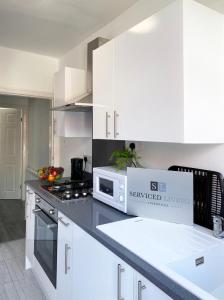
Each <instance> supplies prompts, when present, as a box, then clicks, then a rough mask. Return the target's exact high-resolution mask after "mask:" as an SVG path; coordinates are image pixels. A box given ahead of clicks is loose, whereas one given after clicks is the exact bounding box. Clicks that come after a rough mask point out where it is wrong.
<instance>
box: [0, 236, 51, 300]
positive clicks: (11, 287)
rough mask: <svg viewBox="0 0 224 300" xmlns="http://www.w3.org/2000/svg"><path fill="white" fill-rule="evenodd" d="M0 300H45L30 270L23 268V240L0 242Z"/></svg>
mask: <svg viewBox="0 0 224 300" xmlns="http://www.w3.org/2000/svg"><path fill="white" fill-rule="evenodd" d="M0 300H46V298H45V296H44V294H43V293H42V291H41V289H40V287H39V285H38V283H37V281H36V279H35V277H34V275H33V273H32V271H31V270H25V240H24V239H19V240H14V241H10V242H5V243H0Z"/></svg>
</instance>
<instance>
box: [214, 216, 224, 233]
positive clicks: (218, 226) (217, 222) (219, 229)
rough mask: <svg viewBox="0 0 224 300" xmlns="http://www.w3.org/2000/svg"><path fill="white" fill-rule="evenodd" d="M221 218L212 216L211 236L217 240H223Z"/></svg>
mask: <svg viewBox="0 0 224 300" xmlns="http://www.w3.org/2000/svg"><path fill="white" fill-rule="evenodd" d="M222 227H223V217H220V216H213V235H214V236H215V237H216V238H218V239H223V238H224V231H223V229H222Z"/></svg>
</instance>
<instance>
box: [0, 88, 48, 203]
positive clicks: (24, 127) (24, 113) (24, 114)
mask: <svg viewBox="0 0 224 300" xmlns="http://www.w3.org/2000/svg"><path fill="white" fill-rule="evenodd" d="M0 96H14V97H15V96H17V97H22V98H25V99H27V100H28V101H29V99H30V98H33V99H36V100H37V101H38V100H39V101H44V100H51V107H52V105H53V99H50V98H48V97H46V98H43V97H41V96H40V97H38V96H35V97H32V96H26V95H23V94H21V95H18V94H17V95H15V94H13V93H11V94H10V93H7V94H6V93H1V92H0ZM0 107H5V108H14V109H18V110H20V111H21V160H22V164H21V199H22V200H23V201H25V200H26V185H25V179H26V173H27V171H28V172H30V174H32V175H33V176H36V177H37V173H36V170H32V169H28V106H26V105H20V104H9V105H7V104H0ZM49 114H50V122H49V164H50V165H51V164H52V163H53V153H54V132H53V114H52V111H50V112H49Z"/></svg>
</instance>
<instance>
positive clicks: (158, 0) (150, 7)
mask: <svg viewBox="0 0 224 300" xmlns="http://www.w3.org/2000/svg"><path fill="white" fill-rule="evenodd" d="M170 2H172V0H150V1H149V0H139V1H138V2H137V3H136V4H135V5H133V6H132V7H131V8H129V9H128V10H127V11H126V12H124V13H123V14H122V15H120V16H119V17H118V18H116V19H115V20H114V21H112V22H111V23H110V24H108V25H107V26H105V27H103V28H102V29H101V30H99V31H97V32H96V33H95V34H93V35H91V36H90V37H88V38H87V39H86V40H84V41H83V42H82V43H81V44H80V45H78V46H77V47H75V48H74V49H71V50H70V51H69V52H68V53H67V54H66V55H65V56H64V57H62V58H61V59H60V62H59V66H60V67H62V66H70V67H77V68H86V56H87V54H86V53H87V42H89V41H91V40H93V39H94V38H96V37H98V36H102V37H105V38H109V39H111V38H113V37H115V36H117V35H119V34H120V33H122V32H123V31H125V30H127V29H129V28H130V27H132V26H134V25H135V24H137V23H138V22H140V21H142V20H143V19H145V18H147V17H149V16H150V15H152V14H153V13H154V12H156V11H158V10H159V9H161V8H162V7H164V6H165V5H167V4H169V3H170ZM146 130H147V129H146ZM79 142H80V143H81V142H82V141H81V140H79ZM63 143H64V141H59V144H60V145H61V146H59V148H60V150H61V153H60V154H58V153H56V154H55V155H56V156H58V157H59V160H60V161H61V162H63V163H64V164H67V159H66V157H68V154H70V155H71V153H72V154H73V156H76V154H78V152H79V151H76V145H77V141H75V139H74V140H70V141H69V143H67V144H66V146H65V144H63ZM136 146H137V150H138V151H139V155H140V156H141V163H142V165H144V166H145V167H152V168H168V167H169V166H171V165H173V164H180V165H186V166H193V167H199V168H206V169H212V170H217V171H220V172H223V173H224V145H181V144H168V143H143V142H137V143H136ZM85 147H86V151H87V152H89V149H88V147H89V144H88V143H87V144H84V146H82V151H84V150H85ZM70 155H69V156H70Z"/></svg>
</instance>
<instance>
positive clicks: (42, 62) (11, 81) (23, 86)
mask: <svg viewBox="0 0 224 300" xmlns="http://www.w3.org/2000/svg"><path fill="white" fill-rule="evenodd" d="M57 67H58V60H57V59H55V58H51V57H47V56H42V55H38V54H34V53H30V52H25V51H20V50H14V49H8V48H3V47H0V93H1V94H2V93H6V94H15V95H18V94H23V95H24V96H36V97H46V98H51V97H52V94H53V85H52V82H53V74H54V73H55V72H56V70H57Z"/></svg>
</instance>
